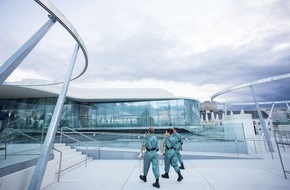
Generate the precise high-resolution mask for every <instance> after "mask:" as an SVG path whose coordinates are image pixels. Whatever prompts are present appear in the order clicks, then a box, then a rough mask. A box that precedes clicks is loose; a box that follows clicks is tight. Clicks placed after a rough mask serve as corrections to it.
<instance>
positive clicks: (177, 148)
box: [173, 127, 185, 170]
mask: <svg viewBox="0 0 290 190" xmlns="http://www.w3.org/2000/svg"><path fill="white" fill-rule="evenodd" d="M173 131H174V132H173V137H174V139H175V153H176V157H177V160H178V162H179V163H180V166H179V168H180V169H182V170H184V169H185V168H184V165H183V160H182V157H181V154H180V151H182V144H183V140H182V136H181V134H179V133H178V128H177V127H174V128H173Z"/></svg>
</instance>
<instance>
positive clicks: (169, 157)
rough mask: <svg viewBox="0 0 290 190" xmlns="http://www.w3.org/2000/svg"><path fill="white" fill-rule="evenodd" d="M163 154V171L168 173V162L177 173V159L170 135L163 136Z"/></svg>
mask: <svg viewBox="0 0 290 190" xmlns="http://www.w3.org/2000/svg"><path fill="white" fill-rule="evenodd" d="M165 146H166V149H165V155H164V171H165V172H167V173H169V168H170V164H171V165H172V167H173V168H174V170H175V171H176V172H177V173H178V172H180V169H179V167H178V160H177V158H176V154H175V150H174V148H175V139H174V137H173V136H172V135H170V136H168V137H166V138H165Z"/></svg>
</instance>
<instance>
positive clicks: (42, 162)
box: [28, 44, 79, 190]
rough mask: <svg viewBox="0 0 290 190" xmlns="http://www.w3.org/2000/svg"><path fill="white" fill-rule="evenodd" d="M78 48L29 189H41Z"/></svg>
mask: <svg viewBox="0 0 290 190" xmlns="http://www.w3.org/2000/svg"><path fill="white" fill-rule="evenodd" d="M78 50H79V45H78V44H77V45H76V46H75V50H74V53H73V56H72V59H71V63H70V65H69V68H68V70H67V73H66V76H65V79H64V82H63V87H62V90H61V92H60V94H59V97H58V99H57V103H56V106H55V109H54V112H53V115H52V119H51V122H50V125H49V128H48V131H47V134H46V137H45V140H44V143H43V145H42V148H41V152H40V155H39V158H38V162H37V165H36V166H35V170H34V173H33V176H32V179H31V182H30V184H29V188H28V189H29V190H39V189H40V187H41V183H42V180H43V176H44V172H45V170H46V166H47V162H48V158H49V155H50V153H51V149H52V145H53V143H54V137H55V134H56V131H57V125H58V123H59V119H60V116H61V113H62V109H63V105H64V102H65V98H66V93H67V89H68V86H69V82H70V78H71V75H72V72H73V68H74V65H75V61H76V58H77V54H78Z"/></svg>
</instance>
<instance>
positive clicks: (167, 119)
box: [0, 86, 200, 129]
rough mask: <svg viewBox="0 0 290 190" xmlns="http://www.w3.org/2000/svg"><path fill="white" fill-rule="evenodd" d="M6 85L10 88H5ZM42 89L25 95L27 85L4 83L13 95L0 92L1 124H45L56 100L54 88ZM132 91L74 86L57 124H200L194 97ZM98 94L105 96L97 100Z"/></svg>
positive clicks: (85, 126) (92, 126)
mask: <svg viewBox="0 0 290 190" xmlns="http://www.w3.org/2000/svg"><path fill="white" fill-rule="evenodd" d="M8 88H9V89H10V90H7V89H8ZM43 88H48V87H41V88H40V87H39V88H35V87H34V89H30V91H31V92H30V93H29V94H25V90H27V88H24V87H20V86H6V89H5V86H3V87H1V89H3V90H5V92H6V96H7V97H13V96H14V98H6V97H5V95H4V94H2V95H1V96H2V97H0V105H1V107H0V111H1V115H2V125H3V126H2V127H5V126H9V127H10V128H16V129H41V128H43V127H48V126H49V124H50V120H51V116H52V114H53V111H54V108H55V105H56V101H57V97H56V96H55V95H53V94H52V91H54V90H55V91H57V90H56V88H55V89H54V90H52V88H51V87H50V88H49V91H46V90H45V89H43ZM1 89H0V92H1ZM12 89H14V90H12ZM15 90H16V91H18V95H15V94H10V93H12V92H15ZM132 90H133V89H116V90H112V89H110V90H99V91H98V90H92V89H77V88H75V89H73V90H72V91H69V92H68V97H67V99H66V102H65V105H64V109H63V113H62V116H61V120H60V122H59V127H63V126H65V127H70V128H82V129H101V128H140V127H141V128H142V127H147V126H155V127H166V126H195V125H199V124H200V119H199V118H200V114H199V102H198V101H197V100H194V99H190V98H182V97H175V96H173V95H172V94H170V93H169V92H167V91H164V90H160V89H135V92H134V93H132ZM79 92H82V95H87V94H89V96H90V97H88V96H82V95H81V94H80V93H79ZM8 94H10V95H8ZM94 94H95V95H96V96H95V97H94ZM108 94H111V95H109V96H108ZM45 95H46V96H47V97H45ZM21 96H23V97H21ZM98 96H102V97H107V98H105V99H104V98H102V99H99V98H98ZM24 97H25V98H24Z"/></svg>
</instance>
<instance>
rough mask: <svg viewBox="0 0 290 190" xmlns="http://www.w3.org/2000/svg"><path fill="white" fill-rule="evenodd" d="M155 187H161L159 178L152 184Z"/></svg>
mask: <svg viewBox="0 0 290 190" xmlns="http://www.w3.org/2000/svg"><path fill="white" fill-rule="evenodd" d="M152 185H153V187H156V188H160V184H159V179H156V181H155V183H153V184H152Z"/></svg>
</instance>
